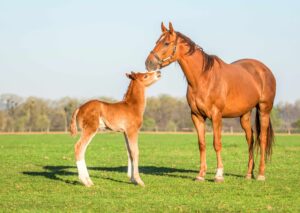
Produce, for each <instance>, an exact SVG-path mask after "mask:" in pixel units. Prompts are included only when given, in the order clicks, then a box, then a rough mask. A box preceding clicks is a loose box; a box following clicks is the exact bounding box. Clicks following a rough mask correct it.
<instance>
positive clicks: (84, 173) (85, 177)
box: [75, 130, 96, 187]
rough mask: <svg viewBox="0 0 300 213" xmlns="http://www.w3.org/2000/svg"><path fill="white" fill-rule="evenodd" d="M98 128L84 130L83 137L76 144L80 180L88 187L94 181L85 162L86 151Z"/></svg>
mask: <svg viewBox="0 0 300 213" xmlns="http://www.w3.org/2000/svg"><path fill="white" fill-rule="evenodd" d="M95 134H96V130H94V131H93V130H83V133H82V135H81V138H80V139H79V140H78V142H77V143H76V144H75V159H76V165H77V169H78V177H79V180H80V181H81V182H82V183H83V184H84V185H85V186H87V187H90V186H92V185H93V182H92V180H91V178H90V175H89V173H88V170H87V167H86V164H85V159H84V156H85V151H86V148H87V146H88V145H89V143H90V142H91V140H92V138H93V137H94V136H95Z"/></svg>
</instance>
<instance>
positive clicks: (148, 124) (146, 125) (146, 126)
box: [142, 117, 157, 131]
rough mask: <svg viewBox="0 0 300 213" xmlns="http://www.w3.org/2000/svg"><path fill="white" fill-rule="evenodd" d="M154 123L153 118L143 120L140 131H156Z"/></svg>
mask: <svg viewBox="0 0 300 213" xmlns="http://www.w3.org/2000/svg"><path fill="white" fill-rule="evenodd" d="M156 128H157V127H156V122H155V120H154V119H153V118H148V117H146V118H144V122H143V126H142V131H156Z"/></svg>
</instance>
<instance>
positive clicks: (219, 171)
mask: <svg viewBox="0 0 300 213" xmlns="http://www.w3.org/2000/svg"><path fill="white" fill-rule="evenodd" d="M223 171H224V169H223V168H218V169H217V172H216V177H223Z"/></svg>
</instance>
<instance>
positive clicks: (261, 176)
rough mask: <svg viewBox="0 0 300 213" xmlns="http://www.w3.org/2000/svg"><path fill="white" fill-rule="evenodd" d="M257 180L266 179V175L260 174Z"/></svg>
mask: <svg viewBox="0 0 300 213" xmlns="http://www.w3.org/2000/svg"><path fill="white" fill-rule="evenodd" d="M257 180H258V181H265V180H266V177H265V176H264V175H258V177H257Z"/></svg>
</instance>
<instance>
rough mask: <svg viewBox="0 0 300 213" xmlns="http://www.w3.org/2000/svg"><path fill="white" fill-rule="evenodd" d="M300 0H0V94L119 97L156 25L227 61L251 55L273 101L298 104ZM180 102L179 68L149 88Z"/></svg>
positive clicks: (142, 59)
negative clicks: (273, 89) (266, 75)
mask: <svg viewBox="0 0 300 213" xmlns="http://www.w3.org/2000/svg"><path fill="white" fill-rule="evenodd" d="M299 11H300V3H299V1H296V0H295V1H291V0H288V1H270V0H266V1H258V0H255V1H247V2H246V1H214V0H213V1H196V0H194V1H192V0H190V1H188V0H187V1H178V0H177V1H176V0H172V1H159V0H152V1H137V0H136V1H133V0H127V1H115V0H111V1H96V0H95V1H91V0H86V1H58V0H57V1H55V0H52V1H38V0H36V1H33V0H27V1H15V0H11V1H0V30H1V31H0V73H1V77H0V94H1V93H14V94H17V95H20V96H25V97H28V96H38V97H43V98H50V99H56V98H60V97H64V96H71V97H77V98H91V97H99V96H110V97H113V98H115V99H121V98H122V97H123V94H124V93H125V90H126V88H127V85H128V83H129V80H128V79H126V77H125V72H130V71H144V70H145V65H144V62H145V59H146V57H147V55H148V53H149V52H150V50H151V49H152V48H153V46H154V44H155V41H156V39H157V38H158V36H159V35H160V32H161V31H160V23H161V21H164V22H165V23H166V24H167V23H168V22H169V21H172V23H173V26H174V28H175V30H177V31H180V32H182V33H184V34H186V35H187V36H189V37H190V38H192V40H193V41H195V42H196V43H197V44H198V45H200V46H202V47H203V48H204V50H205V51H206V52H207V53H210V54H216V55H218V56H219V57H220V58H222V59H223V60H224V61H226V62H228V63H229V62H232V61H235V60H237V59H240V58H255V59H258V60H261V61H262V62H264V63H265V64H266V65H267V66H268V67H269V68H270V69H271V70H272V71H273V73H274V75H275V77H276V79H277V96H276V102H279V101H289V102H294V101H295V100H297V99H300V94H299V91H300V81H299V79H300V70H299V65H298V64H299V61H300V58H299V51H300V13H299ZM162 93H166V94H170V95H173V96H185V94H186V82H185V79H184V77H183V74H182V71H181V69H180V67H179V65H178V64H172V65H170V66H169V67H167V68H165V69H163V70H162V79H161V80H160V81H159V82H157V83H156V84H155V85H153V86H152V87H151V88H149V89H148V92H147V94H148V95H149V96H156V95H158V94H162Z"/></svg>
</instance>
